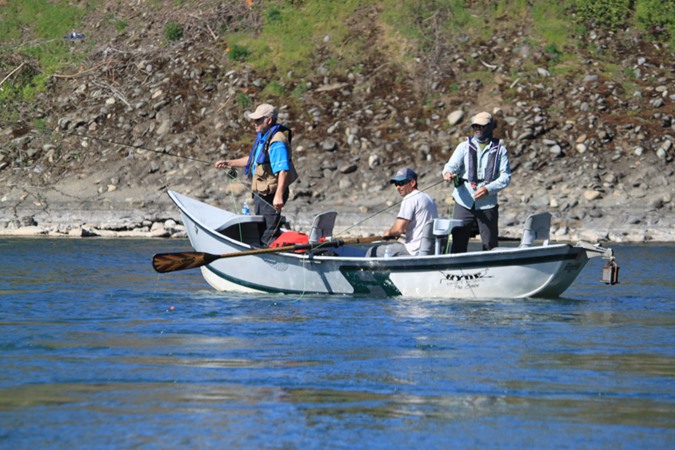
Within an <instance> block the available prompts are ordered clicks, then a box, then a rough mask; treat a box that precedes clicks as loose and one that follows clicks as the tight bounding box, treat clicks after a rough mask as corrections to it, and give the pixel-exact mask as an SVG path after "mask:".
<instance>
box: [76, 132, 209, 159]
mask: <svg viewBox="0 0 675 450" xmlns="http://www.w3.org/2000/svg"><path fill="white" fill-rule="evenodd" d="M70 135H72V136H79V137H81V138H85V139H93V140H95V141H101V142H106V143H108V144H114V145H121V146H123V147H131V148H136V149H139V150H146V151H148V152H154V153H159V154H161V155H168V156H173V157H174V158H183V159H189V160H190V161H196V162H200V163H204V164H211V161H206V160H204V159H199V158H193V157H192V156H183V155H177V154H175V153H171V152H168V151H166V150H153V149H151V148H147V147H143V146H142V145H134V144H125V143H124V142H117V141H113V140H112V139H103V138H98V137H94V136H87V135H84V134H79V133H75V132H71V133H70Z"/></svg>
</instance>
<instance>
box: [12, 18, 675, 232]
mask: <svg viewBox="0 0 675 450" xmlns="http://www.w3.org/2000/svg"><path fill="white" fill-rule="evenodd" d="M130 8H131V9H133V8H134V6H130ZM371 14H375V12H372V13H371ZM369 19H372V17H371V18H369V17H368V16H364V17H363V18H361V21H362V23H361V27H360V28H359V27H358V26H355V32H358V30H359V29H361V31H362V32H364V30H367V32H368V34H369V37H368V38H369V39H372V40H373V43H374V45H373V47H375V48H377V45H376V44H377V39H378V29H377V28H376V27H371V26H370V24H371V23H372V20H369ZM153 27H154V28H153ZM83 31H85V35H89V33H88V31H90V30H83ZM91 31H93V29H92V30H91ZM156 34H157V25H156V24H154V25H153V22H152V21H149V22H148V23H147V24H139V28H138V31H135V32H130V33H128V34H125V35H116V36H112V35H111V36H110V38H109V39H108V40H107V41H106V40H105V39H104V36H101V37H100V38H99V41H98V44H97V45H95V46H93V47H92V49H91V51H90V54H89V55H88V57H89V61H90V66H89V67H87V68H83V69H81V70H78V71H74V72H69V73H64V74H58V75H56V76H53V77H52V78H51V79H50V82H49V85H48V89H47V91H46V92H45V93H43V94H40V95H39V96H38V98H37V99H36V101H35V102H34V104H30V105H20V106H19V108H20V111H19V116H20V120H18V121H17V122H15V123H4V124H1V125H0V186H2V188H1V189H2V191H1V192H0V206H1V207H0V235H3V236H20V235H23V236H26V235H30V236H34V235H45V236H68V237H88V236H103V237H127V236H133V237H141V236H142V237H146V236H147V237H170V236H175V237H182V236H184V235H185V234H184V230H183V228H182V226H181V224H180V217H179V216H178V212H177V209H176V208H175V206H174V205H173V204H172V203H171V202H170V199H169V197H168V196H167V195H166V190H167V189H172V190H176V191H178V192H180V193H183V194H186V195H190V196H193V197H196V198H199V199H202V200H203V201H206V202H208V203H212V204H216V205H220V206H223V207H225V208H228V209H231V210H238V209H239V208H240V207H241V203H242V201H243V199H244V198H245V196H246V193H247V191H248V189H247V186H246V184H245V183H242V182H241V179H240V178H237V179H234V180H230V179H228V178H227V176H226V175H225V173H224V172H223V171H218V170H216V169H215V168H213V162H214V161H215V160H217V159H220V158H224V157H227V158H232V157H238V156H242V155H244V154H247V152H248V146H249V145H250V141H251V139H252V135H253V129H252V127H251V126H250V123H249V122H248V121H247V120H246V118H245V111H246V110H247V109H249V110H250V109H252V108H254V107H255V104H257V103H260V102H263V101H269V102H271V103H274V104H276V105H277V106H279V107H280V109H281V120H282V121H284V122H286V123H287V125H289V126H290V127H291V128H292V129H293V131H294V138H293V148H294V159H295V161H296V167H297V169H298V171H299V173H300V180H299V181H298V182H296V183H295V184H294V185H293V186H292V189H291V200H290V202H289V204H288V206H287V208H285V210H284V214H285V215H286V217H287V218H288V220H289V221H290V222H291V224H292V225H293V226H294V227H295V228H296V229H299V230H304V231H306V230H307V227H309V224H310V223H311V218H312V217H313V215H314V214H315V213H317V212H320V211H325V210H331V209H333V210H337V211H338V212H339V216H338V220H337V223H336V232H340V233H343V234H348V235H355V234H363V233H379V232H381V231H383V230H385V229H387V228H388V226H389V225H390V224H391V223H392V221H393V220H394V216H395V213H396V210H397V208H396V205H397V203H398V201H399V198H398V196H397V193H396V192H395V191H394V190H393V189H392V188H391V187H390V185H389V184H388V179H389V177H390V176H391V174H392V173H394V172H395V171H396V169H397V168H400V167H404V166H410V167H413V168H415V170H416V171H417V172H418V173H419V174H420V180H419V184H420V187H421V188H422V189H425V190H427V192H429V193H430V194H431V195H432V196H433V197H434V198H435V199H436V201H437V203H438V205H439V207H440V208H439V209H440V211H441V213H442V214H444V215H445V214H447V213H448V211H451V208H452V201H451V197H450V195H451V190H450V188H449V187H448V186H447V185H445V184H444V183H442V182H441V179H440V172H441V169H442V167H443V164H444V163H445V162H446V161H447V159H448V158H449V157H450V155H451V153H452V151H453V149H454V148H455V146H456V145H457V143H458V142H460V140H461V139H464V136H466V135H467V133H469V127H468V125H469V124H468V118H469V117H470V115H471V114H473V113H475V112H478V111H481V110H487V111H490V112H491V113H493V114H494V116H495V117H496V118H497V121H498V128H497V131H496V134H497V137H500V138H502V139H503V140H504V141H505V142H506V145H507V148H508V149H509V153H510V155H511V162H512V167H513V182H512V184H511V186H510V187H509V188H507V189H506V190H505V191H504V192H503V193H502V195H501V210H500V214H501V227H500V228H501V235H502V237H504V238H518V237H519V236H520V235H521V233H522V224H523V222H524V219H525V217H526V216H527V215H528V214H531V213H534V212H541V211H549V212H551V213H552V214H553V217H554V218H553V227H552V239H553V240H555V241H576V240H587V241H591V242H596V241H612V242H647V241H673V240H675V214H673V207H674V206H675V203H674V202H673V191H674V189H673V182H674V181H675V177H674V170H673V164H672V162H673V156H674V154H675V148H674V146H673V144H674V141H675V120H673V117H674V116H675V113H674V106H673V105H674V103H675V88H673V85H674V84H673V67H672V64H671V61H672V60H673V59H674V58H673V56H674V55H673V54H672V53H671V54H667V52H665V50H664V49H663V48H660V47H659V46H658V45H654V44H652V43H647V42H643V41H642V40H640V38H639V36H635V35H633V34H625V35H624V34H609V33H608V34H605V35H602V34H600V33H595V32H593V33H591V34H590V35H589V36H587V37H585V39H586V40H588V41H589V42H587V44H588V47H591V46H593V48H600V49H602V50H603V52H602V60H601V59H600V57H599V56H598V55H595V54H592V53H590V52H588V51H587V50H585V48H586V47H580V48H579V49H578V53H579V55H578V56H579V61H578V66H577V68H576V69H574V70H572V71H569V72H566V73H565V74H564V75H555V74H551V73H550V72H549V71H548V70H547V69H546V67H547V64H548V59H549V58H550V57H549V56H548V55H547V54H545V53H544V52H542V51H538V50H537V49H535V48H533V47H532V46H531V44H530V43H528V40H527V36H524V35H522V34H520V35H519V34H508V35H495V36H491V37H489V38H487V39H485V40H482V41H476V42H470V43H448V45H447V55H448V58H447V60H448V61H447V66H445V70H444V71H435V72H434V71H427V72H424V70H425V69H426V66H425V65H424V62H423V61H422V62H420V65H419V67H413V68H400V67H395V66H393V65H391V64H387V60H386V56H385V55H383V54H380V53H377V52H373V54H372V55H368V56H367V57H364V60H363V61H364V62H363V64H361V65H360V66H359V67H358V70H356V69H357V68H355V70H353V71H350V72H347V73H338V72H333V71H331V69H330V66H329V65H328V64H326V59H327V57H326V56H325V55H322V50H321V48H320V46H317V54H316V55H315V58H316V61H315V66H316V72H315V75H314V76H313V77H312V78H309V79H307V78H305V79H301V80H296V79H294V77H293V75H292V74H287V75H274V74H261V73H256V72H255V71H253V70H252V69H250V68H247V67H245V66H241V65H238V66H233V65H232V64H231V63H230V62H228V60H227V56H226V52H224V51H223V48H222V45H221V43H220V42H219V41H217V40H216V41H214V40H213V39H212V36H210V35H209V33H201V34H200V33H194V34H192V35H191V36H190V37H189V38H186V39H184V40H182V41H180V42H177V43H172V44H169V45H159V44H158V43H157V39H156ZM153 36H154V38H153ZM73 45H76V44H73ZM15 63H16V66H17V67H18V66H19V64H21V61H19V60H17V61H16V62H15ZM609 64H615V65H618V66H619V67H622V68H623V71H617V72H616V73H614V74H612V75H613V76H611V77H610V76H609V74H608V72H607V71H606V70H604V69H602V68H603V67H606V66H607V65H609ZM478 72H480V74H481V76H480V77H479V78H477V77H476V76H475V74H476V73H478ZM469 74H474V76H469ZM514 74H516V75H514ZM273 83H277V84H278V85H280V86H281V87H282V88H283V90H284V91H285V92H301V94H300V97H299V98H298V97H294V98H293V99H292V100H291V99H290V97H289V98H288V99H285V98H284V97H283V96H270V94H269V90H267V91H266V90H265V87H267V86H269V85H270V84H273ZM430 92H434V95H433V96H431V95H429V93H430ZM241 94H245V95H246V96H247V97H248V98H250V99H251V101H252V105H251V106H249V107H244V106H242V105H241V104H240V103H238V102H237V101H236V99H237V98H238V97H239V96H240V95H241Z"/></svg>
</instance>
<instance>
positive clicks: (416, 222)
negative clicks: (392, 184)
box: [398, 189, 438, 256]
mask: <svg viewBox="0 0 675 450" xmlns="http://www.w3.org/2000/svg"><path fill="white" fill-rule="evenodd" d="M437 217H438V211H437V209H436V202H434V199H433V198H431V196H430V195H429V194H427V193H426V192H422V191H419V190H417V189H415V190H414V191H412V192H411V193H410V194H408V195H406V196H405V197H403V201H402V202H401V209H400V210H399V212H398V218H400V219H405V220H407V221H408V226H407V227H406V229H405V248H406V249H407V250H408V253H410V254H411V255H415V256H416V255H417V253H418V252H419V250H420V245H421V241H422V233H423V231H424V225H426V224H427V222H430V221H432V220H434V219H435V218H437Z"/></svg>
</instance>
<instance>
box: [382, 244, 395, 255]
mask: <svg viewBox="0 0 675 450" xmlns="http://www.w3.org/2000/svg"><path fill="white" fill-rule="evenodd" d="M392 255H393V252H392V251H391V245H387V246H385V247H384V257H385V258H391V257H392Z"/></svg>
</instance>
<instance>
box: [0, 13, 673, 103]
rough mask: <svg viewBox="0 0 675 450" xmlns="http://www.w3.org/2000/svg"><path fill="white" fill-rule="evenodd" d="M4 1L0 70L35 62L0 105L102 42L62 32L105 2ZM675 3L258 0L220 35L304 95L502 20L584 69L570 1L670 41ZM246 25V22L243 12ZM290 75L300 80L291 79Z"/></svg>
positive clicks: (559, 64) (476, 39)
mask: <svg viewBox="0 0 675 450" xmlns="http://www.w3.org/2000/svg"><path fill="white" fill-rule="evenodd" d="M0 1H1V0H0ZM234 1H237V2H239V1H240V0H212V2H211V1H209V0H199V1H197V0H168V1H164V0H149V1H148V2H147V3H146V5H147V7H148V8H149V9H150V10H151V11H155V12H159V11H164V10H168V9H170V10H172V11H177V12H180V10H181V9H183V12H185V11H189V10H190V9H191V8H194V7H196V6H197V5H199V6H200V7H209V6H215V5H218V4H223V5H225V6H228V5H229V4H230V2H234ZM5 3H6V4H4V5H3V6H2V7H0V23H1V24H2V26H0V44H2V46H3V48H0V73H4V74H7V73H9V72H10V71H12V70H13V69H14V68H15V67H16V65H17V63H16V61H17V60H19V61H23V60H28V61H30V62H31V64H30V66H31V68H30V69H28V68H25V69H24V70H22V71H21V73H20V74H16V76H13V77H12V78H11V79H9V80H8V81H7V82H5V84H4V85H3V86H2V90H1V91H0V103H2V102H3V100H5V99H8V98H12V97H13V96H19V97H22V98H24V99H32V98H34V96H35V95H36V94H37V93H39V92H41V91H42V90H43V89H44V86H45V84H46V82H47V80H48V79H49V77H50V76H51V75H52V74H54V73H58V72H63V71H65V70H66V69H67V68H70V67H73V66H78V65H79V63H80V61H82V60H83V59H84V58H85V57H86V56H87V53H88V51H89V50H90V49H91V48H92V47H93V46H94V45H97V44H101V43H100V42H98V43H97V42H96V41H95V40H96V36H87V38H86V39H85V40H84V41H67V40H64V39H63V37H64V35H66V34H67V33H69V32H70V31H73V30H76V31H79V28H80V26H81V23H82V20H83V18H84V17H85V16H86V15H87V14H88V13H89V12H91V11H94V10H96V9H97V8H100V7H102V6H103V5H104V4H105V2H104V1H103V0H88V1H87V2H82V1H78V2H75V1H72V0H6V2H5ZM608 5H609V6H608ZM673 5H675V3H673V2H672V0H671V1H668V2H663V1H662V0H617V1H616V2H614V1H612V0H563V1H559V0H472V1H470V2H469V1H468V0H342V1H340V2H336V1H335V0H269V1H265V2H259V1H256V2H253V6H252V8H253V11H252V14H257V17H258V18H259V19H260V20H262V27H261V28H260V29H256V30H253V29H245V27H244V28H242V27H239V28H237V30H238V31H237V32H236V33H231V32H228V31H227V29H221V30H219V35H220V36H221V38H222V39H223V41H224V42H226V44H227V47H228V49H229V53H228V60H229V61H230V63H231V64H232V65H239V64H241V65H246V66H248V67H251V68H253V69H255V70H257V71H260V72H261V73H266V74H268V76H269V77H270V79H272V80H276V81H274V82H272V83H270V84H269V85H268V86H265V87H264V88H263V89H264V93H265V94H266V95H271V96H290V97H293V98H296V99H299V98H300V97H302V95H303V93H304V91H303V89H306V87H305V88H303V84H302V83H303V81H304V80H303V79H304V78H305V77H308V76H309V75H310V74H313V71H314V70H315V68H316V67H317V66H318V65H322V66H323V67H324V68H326V69H327V71H328V75H329V76H330V77H336V76H344V75H346V74H347V73H349V72H352V73H359V72H361V71H363V69H364V66H365V65H366V64H365V62H366V61H365V58H364V55H365V54H366V53H368V54H371V55H372V54H374V52H373V49H376V50H377V53H375V54H376V55H377V56H378V57H379V58H380V59H381V60H382V61H386V62H389V63H391V64H392V65H394V66H396V67H403V68H405V67H406V66H408V65H410V66H412V65H415V64H418V63H417V62H416V59H418V58H421V59H422V60H424V59H425V57H429V58H431V57H433V55H435V57H436V58H440V59H441V60H442V59H443V58H444V57H445V53H443V50H444V47H443V45H444V43H447V42H455V43H456V42H468V43H469V45H471V44H476V43H477V44H482V43H485V42H488V41H489V40H490V39H491V38H492V37H493V36H494V34H495V33H496V32H499V31H500V30H502V29H505V28H510V29H511V30H512V31H514V30H515V31H522V32H523V33H525V34H526V36H528V44H529V45H530V46H532V47H533V48H536V49H538V50H540V51H543V52H544V53H546V54H547V55H548V56H549V66H548V67H547V68H548V70H549V71H551V73H553V74H566V73H572V72H574V71H575V70H577V69H578V67H576V66H578V61H577V57H576V51H577V49H578V48H579V47H580V45H581V42H580V41H577V37H583V36H584V35H585V34H586V33H587V32H588V31H587V28H586V27H587V26H588V25H589V23H590V22H585V21H583V20H581V19H579V20H577V21H571V20H569V19H568V18H569V17H570V11H571V10H572V8H578V12H579V16H580V17H581V18H585V17H588V18H595V17H598V18H599V19H602V21H603V22H602V23H607V24H608V25H607V26H609V27H615V28H616V27H617V26H624V25H622V24H623V23H625V26H628V27H630V26H634V27H637V26H640V27H642V28H643V29H645V30H656V31H655V32H654V33H653V34H652V36H653V38H654V39H659V36H661V39H662V41H660V43H663V44H665V45H666V46H668V45H671V46H672V42H673V38H674V37H675V36H674V35H675V6H673ZM167 8H168V9H167ZM175 17H180V14H177V15H176V16H175ZM560 18H564V19H560ZM169 19H170V20H179V19H177V18H176V19H174V17H173V16H172V17H171V18H169ZM129 20H131V19H129ZM241 23H242V24H244V26H245V25H246V20H245V17H244V19H242V22H241ZM103 24H104V26H107V27H109V29H111V30H114V31H116V32H118V33H126V32H128V30H129V28H130V27H132V26H134V25H133V23H130V22H127V19H126V18H122V17H120V18H117V17H113V16H112V15H110V16H107V17H106V18H105V21H104V22H103ZM354 24H357V25H358V27H359V28H358V30H359V32H357V33H354V32H353V30H351V29H350V27H352V26H354ZM184 26H185V24H182V23H179V22H178V21H173V22H168V23H167V24H166V28H165V29H164V30H163V31H164V37H165V38H166V39H167V40H168V41H173V40H178V39H181V38H182V32H183V27H184ZM659 27H660V28H659ZM371 30H374V31H376V34H377V36H378V37H377V41H374V40H372V39H371V38H370V36H369V31H371ZM664 36H665V37H664ZM19 41H20V42H21V44H20V45H19V44H17V43H18V42H19ZM589 45H590V47H589V50H590V51H591V52H594V53H595V54H596V55H597V56H598V57H599V59H603V58H604V56H606V55H604V54H603V50H602V49H600V48H594V47H593V44H589ZM666 50H668V49H666ZM15 56H20V58H16V57H15ZM488 75H489V74H487V73H486V74H479V73H475V74H470V77H469V78H471V77H477V78H478V79H481V81H483V82H489V81H490V80H488ZM289 81H292V82H297V83H298V84H296V85H295V86H294V87H293V85H290V86H289V84H288V83H289ZM451 88H452V87H451ZM453 89H456V88H452V89H451V91H453ZM239 101H241V102H243V99H239ZM0 106H2V105H1V104H0Z"/></svg>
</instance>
